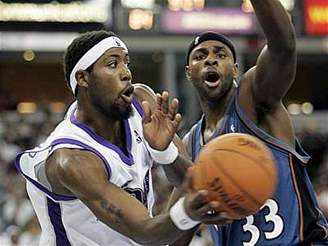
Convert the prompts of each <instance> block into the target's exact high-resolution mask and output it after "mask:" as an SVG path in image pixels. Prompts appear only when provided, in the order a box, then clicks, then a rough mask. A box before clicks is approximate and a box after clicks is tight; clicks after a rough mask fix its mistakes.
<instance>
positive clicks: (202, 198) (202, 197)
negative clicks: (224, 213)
mask: <svg viewBox="0 0 328 246" xmlns="http://www.w3.org/2000/svg"><path fill="white" fill-rule="evenodd" d="M207 195H208V191H207V190H200V191H197V192H195V193H194V194H192V195H191V197H190V208H191V209H194V210H197V209H199V208H201V207H203V206H204V204H206V200H207Z"/></svg>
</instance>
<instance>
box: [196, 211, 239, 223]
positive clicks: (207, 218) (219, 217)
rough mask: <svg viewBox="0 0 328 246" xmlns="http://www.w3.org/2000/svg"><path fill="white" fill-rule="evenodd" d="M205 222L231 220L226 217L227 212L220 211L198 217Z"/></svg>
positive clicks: (225, 221) (227, 221) (230, 221)
mask: <svg viewBox="0 0 328 246" xmlns="http://www.w3.org/2000/svg"><path fill="white" fill-rule="evenodd" d="M200 220H201V221H202V222H203V223H205V224H228V223H232V221H233V220H231V219H229V218H228V217H227V214H226V213H224V212H222V213H218V212H216V213H213V214H210V213H209V214H206V215H204V216H203V217H202V218H201V219H200Z"/></svg>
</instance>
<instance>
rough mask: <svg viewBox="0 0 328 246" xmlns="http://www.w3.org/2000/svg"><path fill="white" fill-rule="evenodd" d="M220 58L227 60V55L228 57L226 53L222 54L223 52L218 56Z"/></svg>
mask: <svg viewBox="0 0 328 246" xmlns="http://www.w3.org/2000/svg"><path fill="white" fill-rule="evenodd" d="M218 57H219V58H226V57H227V55H226V54H225V53H222V52H221V53H219V54H218Z"/></svg>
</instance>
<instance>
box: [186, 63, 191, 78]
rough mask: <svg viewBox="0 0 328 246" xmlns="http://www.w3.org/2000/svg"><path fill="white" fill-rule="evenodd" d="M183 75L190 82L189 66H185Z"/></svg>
mask: <svg viewBox="0 0 328 246" xmlns="http://www.w3.org/2000/svg"><path fill="white" fill-rule="evenodd" d="M185 74H186V78H187V79H188V80H189V81H191V72H190V67H189V66H187V65H186V66H185Z"/></svg>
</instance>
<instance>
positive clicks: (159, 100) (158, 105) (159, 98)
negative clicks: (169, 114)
mask: <svg viewBox="0 0 328 246" xmlns="http://www.w3.org/2000/svg"><path fill="white" fill-rule="evenodd" d="M156 108H157V109H158V110H161V108H162V95H161V94H159V93H156Z"/></svg>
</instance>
